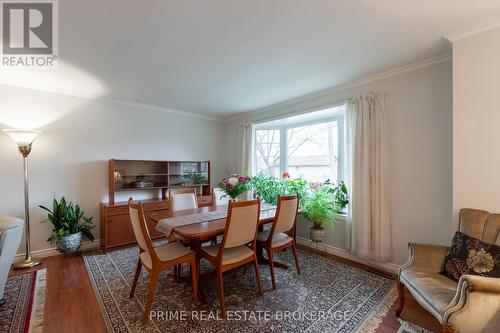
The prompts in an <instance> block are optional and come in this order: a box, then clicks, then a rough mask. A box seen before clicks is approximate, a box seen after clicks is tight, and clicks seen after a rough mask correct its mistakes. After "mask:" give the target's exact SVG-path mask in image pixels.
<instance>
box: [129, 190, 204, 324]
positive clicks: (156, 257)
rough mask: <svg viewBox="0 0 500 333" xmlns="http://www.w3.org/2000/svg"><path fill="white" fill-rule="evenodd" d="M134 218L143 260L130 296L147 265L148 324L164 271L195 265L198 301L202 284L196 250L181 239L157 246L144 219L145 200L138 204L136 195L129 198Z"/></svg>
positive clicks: (139, 264)
mask: <svg viewBox="0 0 500 333" xmlns="http://www.w3.org/2000/svg"><path fill="white" fill-rule="evenodd" d="M128 207H129V214H130V221H131V222H132V229H133V230H134V235H135V238H136V240H137V243H139V251H140V252H139V260H138V261H137V268H136V270H135V276H134V281H133V283H132V288H131V290H130V298H132V297H133V296H134V293H135V288H136V286H137V280H138V279H139V275H140V274H141V268H142V266H144V267H145V268H146V270H147V271H148V272H149V273H150V274H151V281H150V282H149V288H148V293H147V298H146V304H145V306H144V315H143V318H142V322H143V323H145V322H146V321H147V319H148V313H149V311H150V310H151V305H152V303H153V297H154V293H155V289H156V282H157V280H158V276H159V275H160V273H161V272H162V271H164V270H166V269H168V268H169V267H172V266H176V265H178V264H181V263H188V264H189V265H190V267H191V273H192V274H191V275H192V281H191V282H192V284H193V300H194V302H197V301H198V283H197V275H196V272H197V262H196V254H195V252H193V251H191V250H189V249H188V248H186V247H185V246H184V245H182V244H181V242H173V243H167V244H164V245H160V246H157V247H154V246H153V242H152V241H151V236H150V235H149V230H148V227H147V225H146V219H145V218H144V208H143V206H142V203H141V202H139V203H137V204H134V203H133V202H132V198H130V199H129V200H128Z"/></svg>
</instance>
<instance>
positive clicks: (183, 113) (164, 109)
mask: <svg viewBox="0 0 500 333" xmlns="http://www.w3.org/2000/svg"><path fill="white" fill-rule="evenodd" d="M95 99H96V100H98V101H102V102H108V103H112V104H119V105H125V106H130V107H135V108H140V109H145V110H150V111H159V112H167V113H172V114H176V115H179V116H185V117H191V118H198V119H206V120H214V121H222V120H223V119H222V118H218V117H212V116H207V115H203V114H200V113H194V112H187V111H182V110H177V109H172V108H167V107H164V106H159V105H153V104H146V103H139V102H132V101H127V100H122V99H114V98H106V97H97V98H95Z"/></svg>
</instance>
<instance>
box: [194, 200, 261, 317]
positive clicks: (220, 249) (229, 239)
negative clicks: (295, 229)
mask: <svg viewBox="0 0 500 333" xmlns="http://www.w3.org/2000/svg"><path fill="white" fill-rule="evenodd" d="M259 217H260V200H259V199H256V200H250V201H241V202H236V201H232V200H231V201H229V207H228V215H227V221H226V226H225V229H224V236H223V237H222V243H220V244H215V245H211V246H206V247H202V248H201V251H200V256H201V257H202V258H205V259H206V260H208V261H209V262H210V263H212V265H214V266H215V268H216V271H217V280H218V293H219V301H220V308H221V311H222V317H223V318H225V316H226V306H225V303H224V279H223V273H224V272H227V271H230V270H232V269H235V268H237V267H240V266H243V265H245V264H248V263H251V262H252V261H253V262H254V265H255V274H256V280H257V287H258V288H259V293H260V294H261V295H262V294H263V290H262V283H261V280H260V272H259V265H258V263H257V253H256V243H255V242H256V236H257V230H258V227H259ZM197 274H198V275H199V266H198V271H197Z"/></svg>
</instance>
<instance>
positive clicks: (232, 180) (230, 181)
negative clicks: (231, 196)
mask: <svg viewBox="0 0 500 333" xmlns="http://www.w3.org/2000/svg"><path fill="white" fill-rule="evenodd" d="M227 183H228V184H229V185H233V186H236V185H238V183H239V180H238V177H229V179H228V180H227Z"/></svg>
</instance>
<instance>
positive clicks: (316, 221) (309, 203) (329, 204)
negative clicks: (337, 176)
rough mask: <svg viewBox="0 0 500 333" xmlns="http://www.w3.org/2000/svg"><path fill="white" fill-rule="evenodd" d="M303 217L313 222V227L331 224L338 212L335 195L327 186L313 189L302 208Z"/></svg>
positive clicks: (318, 227) (317, 227)
mask: <svg viewBox="0 0 500 333" xmlns="http://www.w3.org/2000/svg"><path fill="white" fill-rule="evenodd" d="M302 213H303V215H304V217H305V218H306V219H307V220H309V221H310V222H311V223H312V224H313V229H321V226H322V225H327V224H328V225H332V224H333V223H335V218H336V217H337V214H338V208H337V207H336V205H335V196H334V195H333V194H332V193H330V192H329V188H328V187H326V186H322V187H320V188H318V189H317V190H315V191H313V192H312V193H311V195H310V196H309V198H308V200H305V203H304V206H303V208H302Z"/></svg>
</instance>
